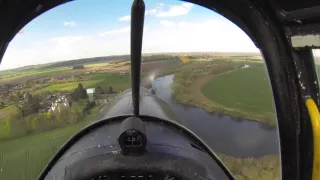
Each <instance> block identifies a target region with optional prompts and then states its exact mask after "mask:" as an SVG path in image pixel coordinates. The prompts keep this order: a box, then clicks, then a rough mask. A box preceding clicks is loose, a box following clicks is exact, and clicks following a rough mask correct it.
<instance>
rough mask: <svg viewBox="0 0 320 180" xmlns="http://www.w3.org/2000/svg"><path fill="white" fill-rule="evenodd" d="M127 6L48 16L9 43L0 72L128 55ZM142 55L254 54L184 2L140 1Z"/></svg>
mask: <svg viewBox="0 0 320 180" xmlns="http://www.w3.org/2000/svg"><path fill="white" fill-rule="evenodd" d="M131 3H132V0H77V1H73V2H70V3H66V4H63V5H60V6H58V7H56V8H54V9H52V10H49V11H47V12H46V13H44V14H42V15H41V16H39V17H37V18H36V19H34V20H33V21H31V22H30V23H29V24H27V25H26V26H25V27H24V28H23V29H22V30H21V31H20V32H19V33H18V34H17V35H16V37H15V38H14V39H13V40H12V41H11V43H10V44H9V46H8V49H7V52H6V53H5V56H4V58H3V61H2V64H1V66H0V69H8V68H15V67H20V66H25V65H31V64H41V63H48V62H55V61H61V60H69V59H76V58H84V57H95V56H107V55H114V54H128V53H129V50H130V49H129V48H130V46H129V45H130V42H129V40H130V36H129V34H130V16H129V15H130V9H131ZM145 4H146V16H145V32H144V39H143V52H145V53H147V52H150V53H153V52H190V51H193V52H197V51H198V52H199V51H200V52H201V51H210V52H258V49H257V48H256V47H255V46H254V44H253V43H252V41H251V40H250V39H249V37H248V36H247V35H246V34H245V33H244V32H243V31H242V30H240V29H239V28H238V27H237V26H236V25H234V24H233V23H231V22H230V21H228V20H227V19H225V18H224V17H222V16H220V15H219V14H217V13H215V12H213V11H211V10H208V9H206V8H204V7H201V6H198V5H193V4H190V3H186V2H183V1H168V0H145Z"/></svg>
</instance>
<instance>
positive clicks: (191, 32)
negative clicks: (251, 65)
mask: <svg viewBox="0 0 320 180" xmlns="http://www.w3.org/2000/svg"><path fill="white" fill-rule="evenodd" d="M160 23H161V24H162V25H163V26H162V28H161V26H160V28H159V27H157V28H151V29H150V31H147V32H146V33H145V34H144V37H143V52H150V53H152V52H154V53H155V52H204V51H207V52H259V50H258V49H257V48H256V47H255V45H254V44H253V42H252V40H251V39H250V38H249V37H248V36H247V35H246V34H245V33H244V32H243V31H242V30H241V29H240V28H239V27H237V26H236V25H234V24H233V23H231V22H228V21H226V20H219V19H218V20H203V21H191V22H182V21H160ZM167 27H174V28H167Z"/></svg>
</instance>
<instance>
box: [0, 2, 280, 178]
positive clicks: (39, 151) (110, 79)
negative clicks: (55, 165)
mask: <svg viewBox="0 0 320 180" xmlns="http://www.w3.org/2000/svg"><path fill="white" fill-rule="evenodd" d="M131 3H132V1H129V0H122V1H118V0H108V1H105V0H93V1H87V0H78V1H73V2H69V3H66V4H63V5H60V6H58V7H55V8H53V9H51V10H49V11H47V12H45V13H44V14H42V15H40V16H39V17H37V18H35V19H34V20H32V21H31V22H30V23H28V24H27V25H26V26H25V27H23V28H22V29H21V30H20V31H19V33H17V34H16V36H15V37H14V38H13V40H12V41H11V42H10V44H9V46H8V48H7V51H6V53H5V55H4V57H3V59H2V62H1V65H0V179H21V180H24V179H25V180H29V179H36V177H37V176H38V175H39V173H40V172H41V171H42V170H43V168H44V167H45V165H46V164H47V163H48V162H49V159H50V158H51V157H52V156H53V155H54V154H55V153H56V152H57V150H58V149H60V147H61V146H62V145H63V144H64V143H65V142H66V141H67V140H68V139H69V138H70V137H71V136H72V135H74V134H75V133H77V132H78V131H79V130H81V129H82V128H84V127H85V126H86V125H88V124H89V123H92V122H94V121H96V120H100V119H103V118H104V117H105V116H106V114H107V113H108V110H110V106H112V105H114V104H115V103H114V102H115V100H116V99H117V98H119V96H118V95H121V97H123V96H125V95H126V94H127V93H129V94H128V96H131V95H130V92H131V90H130V87H131V80H130V76H131V69H130V65H131V62H130V22H131V17H130V9H131ZM145 4H146V11H145V22H144V36H143V45H142V65H141V84H140V85H141V87H143V88H142V94H144V95H145V96H146V97H147V98H144V95H143V96H142V97H141V103H142V106H141V109H140V110H141V114H143V115H151V116H152V115H154V116H157V117H165V118H168V119H170V120H173V121H176V122H178V123H180V124H181V125H183V126H185V127H187V128H188V129H190V130H191V131H193V132H194V133H196V134H197V135H198V136H199V137H200V138H202V139H203V141H204V142H206V144H208V145H209V147H210V148H211V149H212V150H213V151H214V152H216V153H217V155H218V156H219V158H220V159H221V160H222V161H223V162H224V163H225V165H226V166H227V167H228V168H229V170H230V171H231V172H232V174H233V175H234V176H235V177H236V179H239V180H245V179H246V180H255V179H268V180H277V179H280V161H279V142H278V134H277V127H276V116H275V111H274V107H273V96H272V92H271V86H270V84H269V78H268V74H267V71H266V68H265V64H264V60H263V57H262V55H261V54H260V52H259V50H258V49H257V48H256V47H255V45H254V44H253V42H252V41H251V39H250V38H249V37H248V36H247V35H246V34H245V33H244V32H243V31H242V30H241V29H240V28H239V27H237V26H236V25H235V24H233V23H232V22H230V21H229V20H227V19H226V18H224V17H222V16H221V15H219V14H217V13H216V12H214V11H212V10H209V9H207V8H204V7H201V6H198V5H195V4H191V3H186V2H182V1H168V0H163V1H160V0H146V1H145ZM119 102H120V101H119ZM130 102H131V101H122V105H123V106H121V107H118V109H120V110H123V111H124V112H125V111H126V109H127V108H129V109H131V108H132V107H131V104H130ZM146 102H147V103H149V104H150V106H146V105H145V106H143V103H146ZM149 104H148V105H149ZM107 107H108V108H107ZM143 107H144V108H143ZM130 112H131V111H130ZM119 115H122V114H121V111H119ZM172 138H174V137H172Z"/></svg>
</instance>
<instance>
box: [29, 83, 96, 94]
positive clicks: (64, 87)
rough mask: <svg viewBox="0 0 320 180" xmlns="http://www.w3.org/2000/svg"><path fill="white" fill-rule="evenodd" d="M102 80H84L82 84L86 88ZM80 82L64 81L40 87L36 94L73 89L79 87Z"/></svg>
mask: <svg viewBox="0 0 320 180" xmlns="http://www.w3.org/2000/svg"><path fill="white" fill-rule="evenodd" d="M99 81H100V80H92V81H82V82H81V83H82V85H83V87H84V88H88V87H91V86H94V85H95V84H97V83H98V82H99ZM78 84H79V82H74V83H63V84H53V85H50V86H47V87H45V88H42V89H39V90H37V91H35V92H33V93H34V94H39V93H44V92H53V91H73V90H74V89H75V88H77V87H78Z"/></svg>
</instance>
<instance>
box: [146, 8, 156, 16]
mask: <svg viewBox="0 0 320 180" xmlns="http://www.w3.org/2000/svg"><path fill="white" fill-rule="evenodd" d="M157 11H158V10H157V8H154V9H149V10H146V13H145V14H146V15H149V14H156V13H157Z"/></svg>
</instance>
